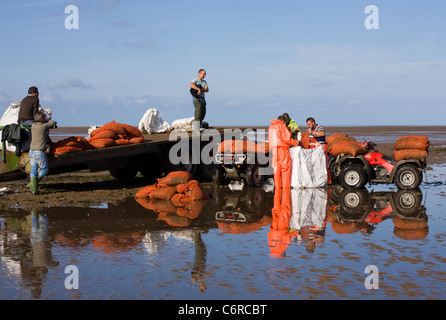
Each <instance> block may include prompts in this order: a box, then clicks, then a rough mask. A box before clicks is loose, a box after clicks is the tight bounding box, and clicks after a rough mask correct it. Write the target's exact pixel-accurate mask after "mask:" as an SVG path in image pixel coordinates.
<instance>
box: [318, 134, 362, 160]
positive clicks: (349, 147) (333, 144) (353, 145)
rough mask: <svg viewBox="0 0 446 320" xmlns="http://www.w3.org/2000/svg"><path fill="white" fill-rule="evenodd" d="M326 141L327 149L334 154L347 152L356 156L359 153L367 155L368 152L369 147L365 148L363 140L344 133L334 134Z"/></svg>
mask: <svg viewBox="0 0 446 320" xmlns="http://www.w3.org/2000/svg"><path fill="white" fill-rule="evenodd" d="M325 141H326V142H327V151H328V152H329V153H330V154H332V155H334V156H337V155H338V154H341V153H347V154H351V155H352V156H354V157H356V156H357V155H365V154H366V153H367V149H366V148H364V146H363V144H362V143H361V142H358V141H356V139H355V138H353V137H349V136H348V135H347V134H344V133H335V134H332V135H330V136H328V137H327V138H326V139H325Z"/></svg>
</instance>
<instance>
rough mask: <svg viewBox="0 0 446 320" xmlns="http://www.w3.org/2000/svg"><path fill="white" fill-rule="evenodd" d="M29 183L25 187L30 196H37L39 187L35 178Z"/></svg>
mask: <svg viewBox="0 0 446 320" xmlns="http://www.w3.org/2000/svg"><path fill="white" fill-rule="evenodd" d="M30 180H31V182H30V183H28V184H27V185H26V186H27V187H28V188H29V190H31V193H32V194H39V186H38V180H37V177H33V178H31V179H30Z"/></svg>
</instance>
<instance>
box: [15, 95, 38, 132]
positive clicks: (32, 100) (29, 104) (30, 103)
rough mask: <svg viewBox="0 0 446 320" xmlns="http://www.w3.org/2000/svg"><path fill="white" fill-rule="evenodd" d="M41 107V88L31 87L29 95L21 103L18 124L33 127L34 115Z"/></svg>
mask: <svg viewBox="0 0 446 320" xmlns="http://www.w3.org/2000/svg"><path fill="white" fill-rule="evenodd" d="M39 107H40V102H39V89H37V88H36V87H31V88H29V89H28V96H26V97H25V98H24V99H23V100H22V102H21V103H20V111H19V119H18V124H20V125H22V126H23V127H31V125H32V124H33V123H34V115H35V114H36V112H37V110H39Z"/></svg>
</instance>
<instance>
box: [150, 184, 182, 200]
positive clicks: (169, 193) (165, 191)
mask: <svg viewBox="0 0 446 320" xmlns="http://www.w3.org/2000/svg"><path fill="white" fill-rule="evenodd" d="M175 193H177V188H175V187H162V188H156V189H154V190H153V191H152V192H150V195H149V197H150V199H160V200H170V199H171V198H172V197H173V195H174V194H175Z"/></svg>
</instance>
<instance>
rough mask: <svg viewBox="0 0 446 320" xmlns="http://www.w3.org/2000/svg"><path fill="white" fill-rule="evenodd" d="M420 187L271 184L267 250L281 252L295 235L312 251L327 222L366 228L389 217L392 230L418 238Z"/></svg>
mask: <svg viewBox="0 0 446 320" xmlns="http://www.w3.org/2000/svg"><path fill="white" fill-rule="evenodd" d="M422 200H423V194H422V192H421V190H419V189H417V190H398V191H396V192H395V191H387V192H374V191H368V190H367V189H361V190H343V189H342V188H340V187H334V188H330V189H320V188H310V189H291V190H290V189H276V190H275V194H274V207H273V209H272V218H273V221H272V224H271V229H270V231H269V234H268V245H269V247H270V251H271V255H272V256H275V257H279V258H280V257H284V256H285V254H286V249H287V248H288V246H289V245H290V244H291V243H292V240H295V241H296V242H297V243H298V244H302V245H304V246H305V248H306V251H308V252H313V251H314V250H315V248H316V247H317V246H318V245H321V244H323V243H324V240H325V234H326V227H327V223H330V224H331V228H332V230H333V231H334V232H335V233H338V234H353V233H356V232H364V233H368V234H371V233H372V232H373V231H374V230H375V228H377V226H378V224H379V223H381V222H383V221H385V220H387V219H392V220H393V223H394V234H395V235H396V236H398V237H399V238H401V239H405V240H420V239H424V238H426V236H427V234H428V225H427V222H428V218H427V215H426V208H425V207H424V205H423V204H422Z"/></svg>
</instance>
